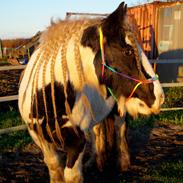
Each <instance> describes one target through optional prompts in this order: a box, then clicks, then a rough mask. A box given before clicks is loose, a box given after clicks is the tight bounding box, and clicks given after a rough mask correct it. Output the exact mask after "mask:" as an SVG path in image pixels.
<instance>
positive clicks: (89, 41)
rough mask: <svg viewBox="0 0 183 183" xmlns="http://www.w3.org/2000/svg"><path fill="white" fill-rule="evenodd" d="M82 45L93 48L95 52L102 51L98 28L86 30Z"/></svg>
mask: <svg viewBox="0 0 183 183" xmlns="http://www.w3.org/2000/svg"><path fill="white" fill-rule="evenodd" d="M81 44H82V45H83V46H88V47H90V48H92V50H93V51H95V52H97V51H98V50H99V49H100V45H99V34H98V28H97V26H90V27H88V28H86V29H85V30H84V32H83V36H82V38H81Z"/></svg>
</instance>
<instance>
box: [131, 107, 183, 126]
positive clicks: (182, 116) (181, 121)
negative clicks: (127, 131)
mask: <svg viewBox="0 0 183 183" xmlns="http://www.w3.org/2000/svg"><path fill="white" fill-rule="evenodd" d="M128 121H129V126H130V127H131V128H139V127H141V126H144V125H150V126H153V124H154V123H155V122H156V121H163V122H167V123H171V124H175V125H183V110H179V111H164V112H161V113H160V114H159V115H151V116H149V117H146V116H145V117H139V118H138V119H135V120H132V119H131V118H130V119H129V120H128Z"/></svg>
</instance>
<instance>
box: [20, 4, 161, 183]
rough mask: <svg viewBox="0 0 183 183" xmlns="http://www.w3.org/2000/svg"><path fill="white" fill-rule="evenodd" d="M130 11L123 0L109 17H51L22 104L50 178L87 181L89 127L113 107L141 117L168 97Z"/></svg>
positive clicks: (30, 69)
mask: <svg viewBox="0 0 183 183" xmlns="http://www.w3.org/2000/svg"><path fill="white" fill-rule="evenodd" d="M126 12H127V6H126V5H125V3H124V2H122V3H121V4H120V5H119V7H118V8H117V9H116V10H115V11H114V12H112V13H111V14H110V15H109V16H107V17H106V18H103V19H102V18H96V19H81V20H59V21H58V22H52V23H51V25H50V26H49V27H48V28H47V29H46V30H45V31H44V32H43V33H42V35H41V37H40V44H39V46H38V47H37V49H36V50H35V51H34V53H33V54H32V56H31V58H30V60H29V62H28V64H27V66H26V68H25V71H24V74H23V77H22V80H21V82H20V87H19V100H18V105H19V110H20V114H21V116H22V118H23V120H24V121H25V122H26V124H27V126H28V131H29V133H30V135H31V137H32V139H33V140H34V142H35V143H36V144H37V145H38V146H39V147H40V149H41V150H42V153H43V155H44V162H45V163H46V165H47V166H48V170H49V175H50V182H52V183H56V182H63V183H72V182H73V183H82V182H83V181H84V178H83V173H82V157H83V153H84V149H85V145H86V142H87V133H88V131H89V130H92V129H95V128H96V127H97V125H100V124H101V123H102V121H103V120H104V119H107V118H108V117H109V116H110V114H111V113H112V112H113V110H114V109H116V111H117V114H118V116H119V117H120V118H122V117H123V116H125V113H126V111H127V112H128V113H129V114H130V115H132V116H133V117H137V115H138V113H141V114H145V115H149V114H151V113H158V112H159V110H160V106H161V104H162V103H163V101H164V93H163V90H162V87H161V85H160V83H159V80H158V77H157V76H156V75H155V73H154V71H153V69H152V67H151V65H150V63H149V61H148V59H147V57H146V56H145V54H144V52H143V50H142V48H141V46H140V45H139V44H138V42H137V40H136V38H135V36H134V35H135V34H134V32H133V30H131V26H130V24H129V23H128V19H127V18H126ZM119 128H120V131H122V130H123V125H119ZM94 131H96V135H97V130H94Z"/></svg>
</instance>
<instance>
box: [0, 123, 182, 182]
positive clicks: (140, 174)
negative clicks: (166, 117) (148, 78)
mask: <svg viewBox="0 0 183 183" xmlns="http://www.w3.org/2000/svg"><path fill="white" fill-rule="evenodd" d="M128 140H129V146H130V151H131V161H132V166H131V168H130V170H129V171H127V172H124V173H122V174H120V173H117V172H116V171H114V169H113V168H112V167H111V168H110V167H109V168H107V169H106V171H104V172H103V173H100V172H99V171H97V170H96V167H95V164H87V165H86V164H85V165H84V174H85V182H86V183H123V182H134V183H135V182H148V183H149V182H183V170H182V169H183V167H182V168H181V169H179V171H176V172H173V173H172V174H171V173H170V174H169V172H168V171H169V170H163V165H164V166H166V167H165V168H166V169H168V168H171V166H168V165H171V163H172V162H177V163H179V162H182V160H183V153H182V152H183V126H179V125H171V124H168V123H165V122H156V123H154V125H153V126H149V125H145V126H143V127H140V128H136V129H129V130H128ZM0 162H1V163H0V182H2V183H4V182H12V183H15V182H17V183H19V182H34V183H35V182H45V183H46V182H49V176H48V171H47V168H46V166H45V164H44V162H43V158H42V155H41V153H40V151H39V149H38V148H37V147H36V146H35V145H34V144H29V145H28V146H27V147H25V148H24V149H23V150H19V151H16V152H14V151H12V152H0ZM165 164H166V165H165ZM175 166H176V165H175V164H174V167H173V168H171V170H170V172H172V171H175V168H176V167H175ZM179 166H182V164H181V165H179ZM179 168H180V167H179ZM158 169H162V174H164V173H166V171H167V172H168V173H167V175H166V178H164V179H161V176H156V175H157V174H159V173H161V172H160V171H157V172H156V170H158ZM163 171H164V172H163ZM166 180H167V181H166Z"/></svg>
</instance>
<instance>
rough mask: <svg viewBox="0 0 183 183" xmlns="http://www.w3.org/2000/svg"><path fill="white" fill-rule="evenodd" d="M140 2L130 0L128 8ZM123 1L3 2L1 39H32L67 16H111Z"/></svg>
mask: <svg viewBox="0 0 183 183" xmlns="http://www.w3.org/2000/svg"><path fill="white" fill-rule="evenodd" d="M137 1H138V0H128V1H126V3H127V4H128V6H132V5H134V4H135V3H136V2H137ZM121 2H122V0H90V1H89V0H1V3H0V39H8V38H9V39H12V38H29V37H32V36H33V35H35V34H36V33H37V32H38V31H42V30H44V29H46V27H47V26H49V24H50V21H51V19H53V20H57V19H59V18H61V19H64V18H65V14H66V12H83V13H110V12H112V11H114V10H115V9H116V8H117V6H118V5H119V4H120V3H121Z"/></svg>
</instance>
